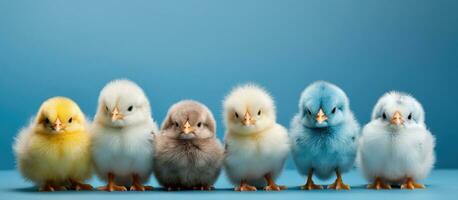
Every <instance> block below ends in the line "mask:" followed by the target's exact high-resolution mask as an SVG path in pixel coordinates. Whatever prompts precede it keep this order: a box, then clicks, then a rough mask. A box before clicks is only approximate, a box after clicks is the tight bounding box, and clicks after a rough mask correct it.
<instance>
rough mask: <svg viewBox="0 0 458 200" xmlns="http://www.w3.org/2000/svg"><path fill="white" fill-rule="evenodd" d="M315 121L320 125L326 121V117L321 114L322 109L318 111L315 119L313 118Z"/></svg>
mask: <svg viewBox="0 0 458 200" xmlns="http://www.w3.org/2000/svg"><path fill="white" fill-rule="evenodd" d="M315 119H316V121H317V122H318V123H319V124H321V123H323V122H324V121H326V120H328V116H326V115H325V114H324V112H323V109H321V108H320V110H319V111H318V113H317V114H316V117H315Z"/></svg>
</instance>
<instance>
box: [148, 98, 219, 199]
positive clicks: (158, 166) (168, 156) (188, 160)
mask: <svg viewBox="0 0 458 200" xmlns="http://www.w3.org/2000/svg"><path fill="white" fill-rule="evenodd" d="M186 123H189V126H188V127H189V128H190V129H193V130H192V131H191V130H190V132H187V131H186V128H188V127H186V126H187V125H186ZM199 123H200V126H199ZM177 125H178V126H177ZM215 131H216V123H215V119H214V118H213V115H212V114H211V112H210V110H209V109H208V108H207V107H206V106H204V105H203V104H201V103H199V102H196V101H191V100H185V101H181V102H178V103H176V104H175V105H173V106H172V107H171V108H170V110H169V113H168V115H167V117H166V119H165V120H164V123H163V125H162V128H161V133H160V134H159V135H158V136H157V137H156V145H155V148H156V150H155V159H154V165H155V167H154V171H155V175H156V178H157V180H158V182H159V184H161V185H162V186H164V187H166V188H167V189H169V190H175V189H199V190H210V189H212V187H213V184H214V183H215V182H216V180H217V178H218V176H219V174H220V172H221V168H222V162H223V155H224V149H223V146H222V144H221V142H220V141H219V140H218V139H217V138H216V132H215Z"/></svg>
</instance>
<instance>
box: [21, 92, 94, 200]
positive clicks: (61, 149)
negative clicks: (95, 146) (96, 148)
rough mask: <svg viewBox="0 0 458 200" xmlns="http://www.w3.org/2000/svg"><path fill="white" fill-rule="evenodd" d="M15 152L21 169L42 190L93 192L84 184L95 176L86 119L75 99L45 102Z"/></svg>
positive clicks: (25, 130)
mask: <svg viewBox="0 0 458 200" xmlns="http://www.w3.org/2000/svg"><path fill="white" fill-rule="evenodd" d="M13 149H14V152H15V155H16V163H17V168H18V170H19V171H20V172H21V174H22V176H23V177H24V178H25V179H27V180H30V181H32V182H33V183H35V184H36V185H37V186H39V191H58V190H66V189H67V188H68V189H74V190H92V186H91V185H88V184H84V183H83V181H85V180H87V179H88V178H90V177H91V174H92V172H91V171H92V170H91V166H92V165H91V157H90V155H91V154H90V137H89V134H88V132H87V128H86V119H85V117H84V115H83V113H82V112H81V110H80V108H79V106H78V105H77V104H76V103H75V102H73V101H72V100H71V99H68V98H65V97H54V98H51V99H48V100H47V101H45V102H44V103H43V104H42V105H41V107H40V110H39V111H38V114H37V115H36V117H35V119H34V120H33V121H32V122H31V123H30V125H28V126H27V127H25V128H23V129H22V130H21V131H20V132H19V134H18V137H17V138H16V141H15V143H14V146H13Z"/></svg>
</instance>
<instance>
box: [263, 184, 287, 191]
mask: <svg viewBox="0 0 458 200" xmlns="http://www.w3.org/2000/svg"><path fill="white" fill-rule="evenodd" d="M264 190H265V191H280V190H286V186H284V185H268V186H266V187H264Z"/></svg>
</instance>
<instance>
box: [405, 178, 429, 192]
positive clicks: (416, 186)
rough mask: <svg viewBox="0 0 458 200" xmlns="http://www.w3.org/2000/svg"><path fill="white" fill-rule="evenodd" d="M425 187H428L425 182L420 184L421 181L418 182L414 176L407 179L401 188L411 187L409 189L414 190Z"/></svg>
mask: <svg viewBox="0 0 458 200" xmlns="http://www.w3.org/2000/svg"><path fill="white" fill-rule="evenodd" d="M423 188H426V187H425V185H423V184H420V183H416V182H415V181H414V180H413V179H412V178H410V177H409V178H407V179H406V182H405V183H404V184H402V185H401V189H409V190H413V189H423Z"/></svg>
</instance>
